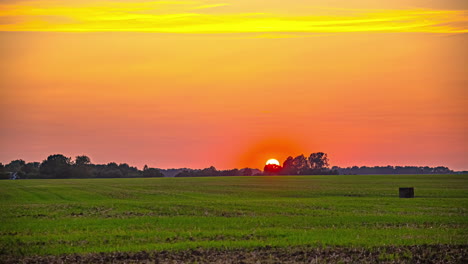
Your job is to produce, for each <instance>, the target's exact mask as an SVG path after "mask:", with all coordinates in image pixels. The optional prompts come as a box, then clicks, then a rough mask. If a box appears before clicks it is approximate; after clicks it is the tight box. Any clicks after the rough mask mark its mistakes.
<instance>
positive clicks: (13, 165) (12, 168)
mask: <svg viewBox="0 0 468 264" xmlns="http://www.w3.org/2000/svg"><path fill="white" fill-rule="evenodd" d="M24 165H26V162H24V160H22V159H17V160H12V161H11V162H10V163H8V164H7V165H6V166H5V170H6V171H9V172H19V171H21V168H23V166H24Z"/></svg>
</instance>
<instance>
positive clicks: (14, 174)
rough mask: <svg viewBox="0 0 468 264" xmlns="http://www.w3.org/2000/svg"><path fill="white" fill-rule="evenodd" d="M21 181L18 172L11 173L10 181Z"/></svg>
mask: <svg viewBox="0 0 468 264" xmlns="http://www.w3.org/2000/svg"><path fill="white" fill-rule="evenodd" d="M17 179H19V176H18V172H12V173H10V180H17Z"/></svg>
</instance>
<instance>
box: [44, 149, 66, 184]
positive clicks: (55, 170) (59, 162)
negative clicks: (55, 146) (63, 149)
mask: <svg viewBox="0 0 468 264" xmlns="http://www.w3.org/2000/svg"><path fill="white" fill-rule="evenodd" d="M39 171H40V173H41V175H43V176H44V177H47V178H70V177H71V176H72V174H71V158H68V157H65V156H64V155H62V154H55V155H50V156H49V157H47V159H46V160H44V161H43V162H42V163H41V166H40V168H39Z"/></svg>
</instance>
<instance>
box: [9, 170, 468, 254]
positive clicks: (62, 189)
mask: <svg viewBox="0 0 468 264" xmlns="http://www.w3.org/2000/svg"><path fill="white" fill-rule="evenodd" d="M398 187H414V188H415V196H416V197H415V198H414V199H401V198H398ZM467 216H468V176H467V175H365V176H362V175H340V176H336V175H331V176H263V177H203V178H139V179H69V180H17V181H11V180H3V181H0V258H1V259H4V260H12V259H13V260H14V259H27V258H30V259H31V258H34V257H35V258H40V257H44V256H52V255H53V256H72V255H73V256H75V257H76V254H80V255H82V256H88V257H90V255H87V254H92V253H98V252H109V254H123V253H125V254H127V257H128V256H130V257H132V258H135V259H138V256H139V255H138V254H150V253H148V252H163V253H161V254H166V255H168V254H169V255H170V254H172V253H171V252H174V254H178V253H176V252H179V253H180V254H185V255H193V254H201V253H200V252H218V253H219V252H224V253H223V254H228V255H229V254H231V253H232V252H244V253H243V254H244V255H248V254H252V252H255V250H262V249H263V250H272V249H274V250H275V251H276V252H283V251H291V252H293V251H294V252H296V251H298V250H300V249H304V250H305V251H307V250H317V249H318V248H319V249H320V250H322V251H326V250H328V249H329V248H330V247H335V248H339V249H342V250H351V251H352V250H354V249H369V250H372V249H384V250H386V251H387V252H395V251H392V248H395V247H397V248H398V247H400V248H405V249H406V250H407V251H405V252H406V253H401V252H400V251H398V252H400V253H401V254H403V255H404V254H407V255H408V254H409V255H410V256H409V257H411V255H412V254H413V253H411V252H413V251H414V250H413V249H414V248H415V247H416V249H417V247H418V246H424V247H425V248H427V247H429V248H430V249H429V251H430V252H436V253H437V252H438V250H439V249H435V248H440V247H443V248H446V249H443V250H445V251H444V252H451V250H454V248H455V249H456V250H455V251H454V253H449V254H446V255H445V258H446V260H449V259H451V260H452V261H453V262H463V261H465V260H466V258H467V255H466V253H467V244H468V243H467V241H468V217H467ZM304 250H302V251H300V252H302V253H301V254H304ZM143 251H145V253H141V252H143ZM416 251H417V250H416ZM138 252H140V253H138ZM181 252H182V253H181ZM194 252H198V253H194ZM229 252H231V253H229ZM249 252H250V253H249ZM262 252H263V251H262ZM218 253H216V254H218ZM400 253H399V254H400ZM151 254H154V253H151ZM209 254H211V253H209ZM209 254H208V255H209ZM261 254H263V253H259V255H258V256H260V255H261ZM382 254H383V255H382ZM401 254H400V255H401ZM208 255H207V254H205V255H204V256H205V257H206V256H208ZM299 255H300V254H299ZM2 256H3V257H2ZM269 257H271V254H270V255H269ZM393 257H394V253H391V254H390V253H388V254H387V255H385V253H382V252H380V253H379V254H377V255H376V256H375V258H377V259H380V260H382V258H383V260H385V259H386V258H389V259H392V258H393ZM407 257H408V256H407ZM90 258H91V257H90ZM229 258H231V257H229ZM218 259H219V258H218ZM166 260H167V259H166ZM205 260H208V259H205ZM88 261H90V262H96V261H93V260H89V259H88ZM182 261H183V259H182ZM0 262H1V261H0ZM202 262H203V261H202Z"/></svg>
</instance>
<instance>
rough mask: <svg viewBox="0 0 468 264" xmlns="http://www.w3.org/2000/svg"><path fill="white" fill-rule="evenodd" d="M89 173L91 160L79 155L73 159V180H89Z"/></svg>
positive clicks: (90, 174) (90, 173)
mask: <svg viewBox="0 0 468 264" xmlns="http://www.w3.org/2000/svg"><path fill="white" fill-rule="evenodd" d="M91 171H92V169H91V160H90V158H89V157H88V156H85V155H81V156H76V157H75V164H73V172H72V175H73V178H91V177H92V172H91Z"/></svg>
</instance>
